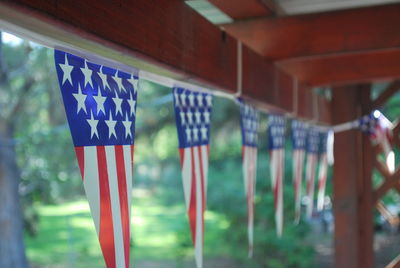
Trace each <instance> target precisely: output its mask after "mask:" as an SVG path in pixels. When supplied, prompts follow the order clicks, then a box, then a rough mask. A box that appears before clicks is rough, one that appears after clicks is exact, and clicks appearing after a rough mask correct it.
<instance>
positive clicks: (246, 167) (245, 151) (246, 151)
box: [242, 146, 249, 196]
mask: <svg viewBox="0 0 400 268" xmlns="http://www.w3.org/2000/svg"><path fill="white" fill-rule="evenodd" d="M248 155H249V149H248V147H247V146H243V160H242V161H243V184H244V192H245V194H246V196H247V193H248V189H247V184H248V172H249V160H248Z"/></svg>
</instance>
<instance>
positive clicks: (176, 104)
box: [174, 92, 179, 107]
mask: <svg viewBox="0 0 400 268" xmlns="http://www.w3.org/2000/svg"><path fill="white" fill-rule="evenodd" d="M174 96H175V97H174V99H175V106H178V107H179V94H178V93H176V92H174Z"/></svg>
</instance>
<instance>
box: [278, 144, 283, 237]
mask: <svg viewBox="0 0 400 268" xmlns="http://www.w3.org/2000/svg"><path fill="white" fill-rule="evenodd" d="M277 158H278V170H279V172H278V173H279V176H278V177H277V182H276V183H277V185H278V186H279V188H278V189H279V191H278V202H277V209H276V211H277V215H276V221H277V222H276V223H277V227H278V229H277V231H278V236H279V237H281V236H282V232H283V177H284V174H283V171H284V170H285V168H284V162H283V160H284V154H283V149H279V150H277Z"/></svg>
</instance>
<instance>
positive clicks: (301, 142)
mask: <svg viewBox="0 0 400 268" xmlns="http://www.w3.org/2000/svg"><path fill="white" fill-rule="evenodd" d="M306 138H307V124H306V123H303V122H301V121H297V120H293V121H292V148H293V187H294V203H295V215H294V222H295V223H299V222H300V216H301V189H302V188H301V184H302V180H303V167H304V157H305V150H306Z"/></svg>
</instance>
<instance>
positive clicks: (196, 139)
mask: <svg viewBox="0 0 400 268" xmlns="http://www.w3.org/2000/svg"><path fill="white" fill-rule="evenodd" d="M193 139H194V141H198V140H199V130H198V129H197V128H194V129H193Z"/></svg>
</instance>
